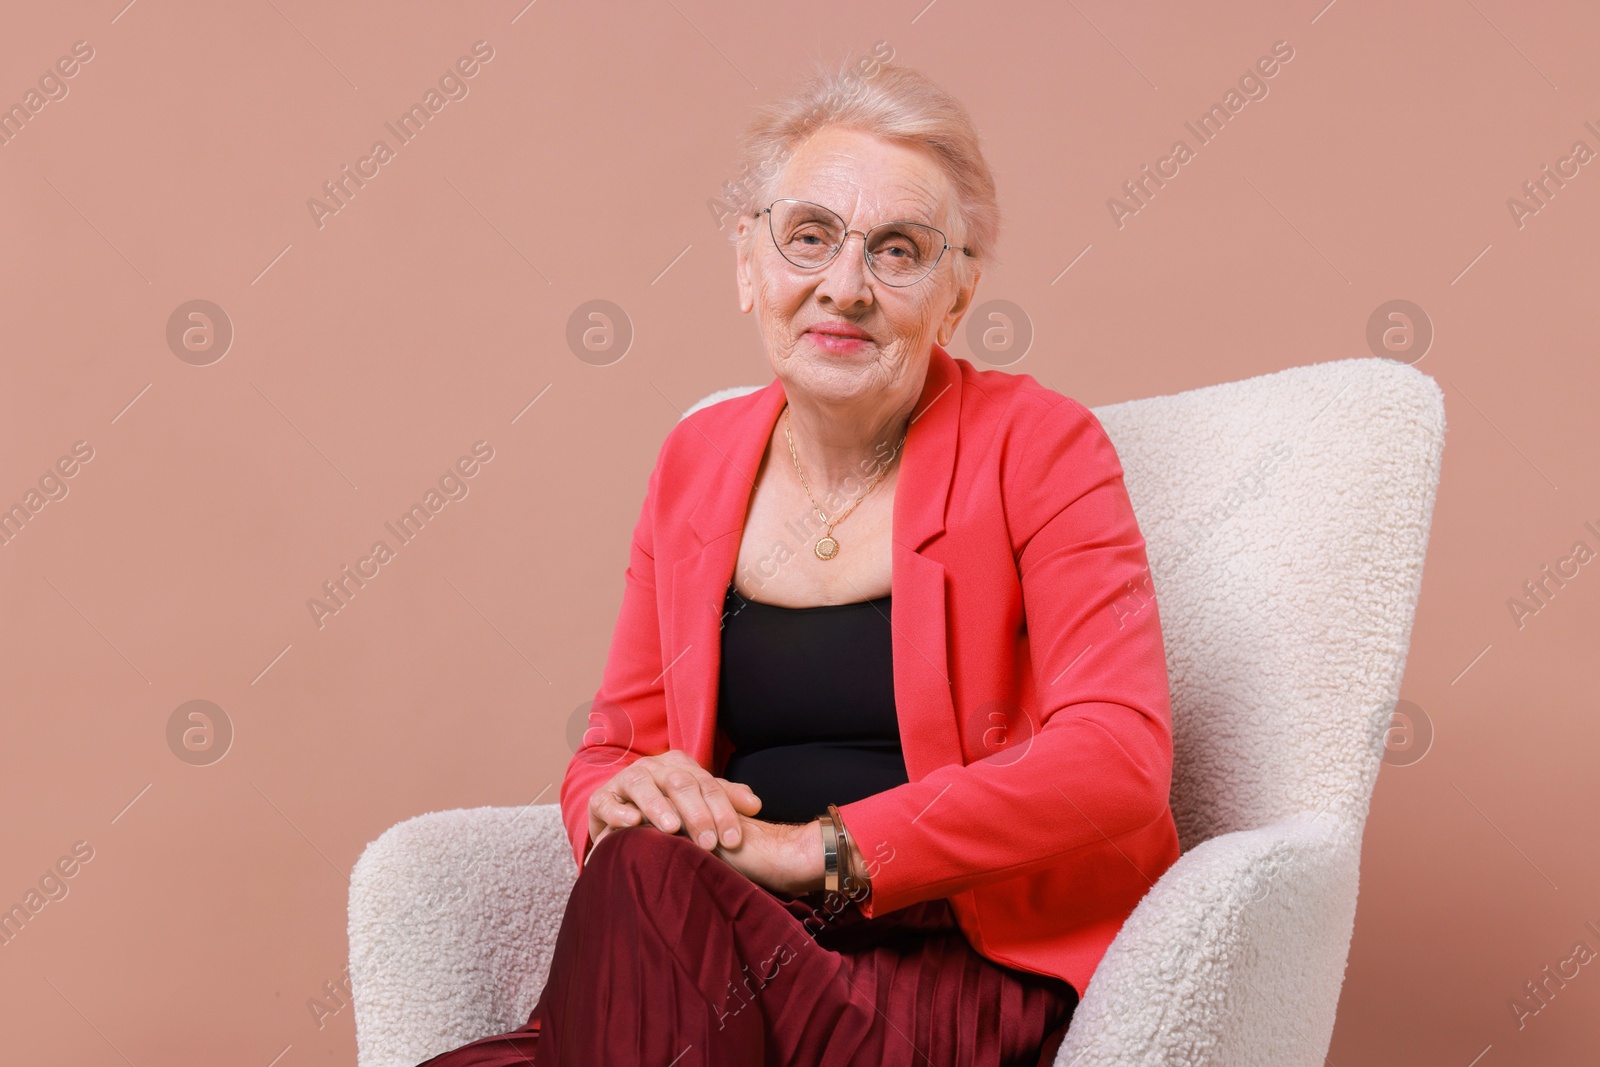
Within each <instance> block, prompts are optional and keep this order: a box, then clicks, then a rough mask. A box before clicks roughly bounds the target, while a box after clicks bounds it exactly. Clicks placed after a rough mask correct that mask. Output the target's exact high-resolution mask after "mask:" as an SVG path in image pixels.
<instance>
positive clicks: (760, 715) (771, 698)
mask: <svg viewBox="0 0 1600 1067" xmlns="http://www.w3.org/2000/svg"><path fill="white" fill-rule="evenodd" d="M889 613H890V597H888V596H881V597H877V598H875V599H873V600H858V601H855V602H854V603H850V604H822V605H817V606H815V607H808V608H786V607H781V606H779V605H777V604H763V603H761V602H760V601H757V600H747V599H745V598H744V597H742V596H740V595H739V593H738V592H736V591H735V590H734V587H733V583H732V582H729V583H728V593H727V597H726V602H725V605H724V610H723V616H722V667H721V671H720V675H721V677H720V680H719V683H720V689H719V693H718V699H717V722H718V724H719V725H720V726H721V727H722V730H723V732H724V733H725V734H727V735H728V740H729V741H731V742H732V743H733V746H734V748H735V749H736V751H735V752H734V753H733V754H732V755H730V756H729V757H728V765H727V767H726V768H724V770H723V772H722V775H721V777H723V778H726V779H727V780H728V781H730V782H743V783H744V784H745V785H748V786H749V787H750V788H751V789H752V790H754V791H755V794H756V796H758V797H760V798H761V810H760V811H759V812H757V813H756V815H755V818H758V819H762V820H765V821H767V822H795V823H802V822H809V821H811V819H813V818H814V817H816V816H817V815H820V814H822V813H823V812H825V811H826V810H827V807H828V805H829V804H848V803H850V802H851V801H854V800H860V799H861V798H862V797H868V796H872V795H873V794H874V793H881V792H883V791H884V790H886V789H891V788H893V787H894V786H897V785H903V784H905V783H906V782H907V781H909V780H910V779H909V777H908V776H907V774H906V764H905V758H904V756H903V755H902V753H901V749H900V723H899V720H898V719H897V718H896V717H895V707H894V670H893V665H894V659H893V653H892V648H891V633H892V631H891V630H890V628H889Z"/></svg>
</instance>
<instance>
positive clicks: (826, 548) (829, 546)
mask: <svg viewBox="0 0 1600 1067" xmlns="http://www.w3.org/2000/svg"><path fill="white" fill-rule="evenodd" d="M816 553H817V558H818V559H832V558H833V557H834V556H837V555H838V554H839V542H837V541H835V540H834V539H833V538H831V537H824V538H823V539H822V540H820V541H818V542H817V545H816Z"/></svg>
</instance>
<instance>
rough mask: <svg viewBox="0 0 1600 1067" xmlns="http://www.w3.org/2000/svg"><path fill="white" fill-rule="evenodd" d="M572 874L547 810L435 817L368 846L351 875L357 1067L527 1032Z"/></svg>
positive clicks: (559, 829) (382, 1065)
mask: <svg viewBox="0 0 1600 1067" xmlns="http://www.w3.org/2000/svg"><path fill="white" fill-rule="evenodd" d="M577 876H578V872H577V869H576V868H575V867H574V865H573V861H572V848H571V845H570V843H569V842H568V840H567V834H566V829H565V828H564V827H563V825H562V822H561V809H560V807H559V806H558V805H555V804H541V805H536V806H528V807H511V808H494V807H483V808H468V809H457V810H454V811H439V812H432V813H430V814H427V815H419V816H417V817H416V818H413V819H407V820H406V821H405V822H402V823H398V824H396V825H395V826H392V827H390V828H389V829H388V830H386V831H384V833H383V834H382V835H381V836H380V837H379V838H378V839H377V840H376V841H373V842H372V843H371V844H369V845H368V846H367V847H366V849H365V851H363V852H362V854H361V858H360V859H359V860H358V861H357V862H356V865H355V869H354V871H353V872H352V873H351V876H350V915H349V936H350V982H351V994H352V1000H353V1002H354V1005H355V1022H356V1049H357V1063H358V1064H359V1065H360V1067H416V1065H417V1064H418V1063H421V1062H422V1061H423V1060H426V1059H428V1058H429V1057H431V1056H436V1055H438V1054H439V1053H441V1052H445V1051H447V1050H449V1049H452V1048H457V1047H459V1046H461V1045H465V1044H466V1043H468V1042H469V1041H474V1040H476V1039H478V1038H480V1037H487V1036H489V1035H490V1034H499V1033H505V1032H507V1031H510V1030H515V1029H517V1028H518V1027H520V1026H522V1025H523V1024H524V1023H526V1022H527V1021H528V1016H529V1015H530V1014H531V1013H532V1012H533V1007H534V1005H535V1004H536V1003H538V999H539V993H540V991H541V990H542V989H543V988H544V982H545V979H546V978H547V977H548V975H549V973H550V960H551V958H552V956H553V955H554V952H555V940H556V934H557V933H558V932H559V930H560V928H561V917H562V915H563V914H564V912H565V911H566V904H567V898H568V897H569V896H570V895H571V893H572V885H573V882H574V881H576V879H577Z"/></svg>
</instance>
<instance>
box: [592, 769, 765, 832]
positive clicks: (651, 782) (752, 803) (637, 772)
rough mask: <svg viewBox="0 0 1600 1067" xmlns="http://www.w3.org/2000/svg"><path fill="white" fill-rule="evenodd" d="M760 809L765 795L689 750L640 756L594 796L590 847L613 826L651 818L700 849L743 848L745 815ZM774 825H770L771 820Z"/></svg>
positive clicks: (617, 826) (650, 819)
mask: <svg viewBox="0 0 1600 1067" xmlns="http://www.w3.org/2000/svg"><path fill="white" fill-rule="evenodd" d="M760 810H761V798H760V797H758V796H756V795H755V793H754V791H752V790H751V788H750V787H749V786H747V785H745V784H744V783H742V782H730V781H728V780H727V779H725V778H718V777H716V776H715V775H713V774H712V773H711V772H710V771H707V770H706V769H705V768H704V767H702V766H700V764H698V763H696V762H695V761H694V758H693V757H692V756H690V755H689V754H688V753H687V752H683V751H681V750H679V749H672V750H671V751H668V752H663V753H662V754H661V755H659V756H641V757H640V758H639V759H637V760H634V761H633V762H632V763H630V764H629V765H628V766H626V767H624V768H623V769H622V770H621V771H619V772H618V773H617V776H616V777H615V778H612V779H611V781H609V782H607V783H606V784H605V785H603V786H601V787H600V788H599V789H596V790H595V791H594V794H593V795H592V796H591V797H590V798H589V841H590V843H591V845H590V847H591V848H592V847H593V846H594V845H597V844H599V843H600V839H601V838H602V837H604V836H605V835H606V834H608V833H610V832H611V831H612V830H617V829H621V828H622V827H625V826H636V825H638V824H639V822H640V821H641V819H648V820H649V822H650V823H651V824H652V825H654V826H655V827H656V828H657V829H659V830H662V831H664V832H666V833H669V834H675V833H679V832H680V831H682V832H684V833H685V836H687V837H688V838H689V840H691V841H693V842H695V843H696V844H697V845H699V846H700V847H701V848H704V849H715V848H717V847H718V846H719V845H722V846H726V847H729V848H738V847H740V845H741V843H742V842H743V836H742V834H743V828H744V825H745V824H744V823H743V822H741V820H742V819H743V818H744V816H747V815H754V814H755V813H756V812H758V811H760ZM767 825H770V824H767Z"/></svg>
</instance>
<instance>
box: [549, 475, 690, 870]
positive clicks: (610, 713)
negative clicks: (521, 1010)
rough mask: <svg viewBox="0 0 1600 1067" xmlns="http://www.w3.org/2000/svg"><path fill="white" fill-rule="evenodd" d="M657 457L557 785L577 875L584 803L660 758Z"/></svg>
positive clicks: (663, 732)
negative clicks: (585, 716)
mask: <svg viewBox="0 0 1600 1067" xmlns="http://www.w3.org/2000/svg"><path fill="white" fill-rule="evenodd" d="M665 452H666V445H663V446H662V455H661V456H658V457H657V460H656V467H655V470H654V471H652V472H651V474H650V482H649V486H648V488H647V489H646V491H645V499H644V505H643V506H642V507H641V508H640V509H639V520H638V522H637V523H636V524H635V526H634V531H633V542H632V544H631V546H630V547H629V555H628V569H627V571H626V572H625V573H624V575H623V583H624V584H623V592H622V608H621V610H620V611H619V612H618V615H617V622H616V627H615V629H614V631H613V633H612V637H611V649H610V651H609V653H608V654H607V656H606V665H605V669H604V671H603V673H602V675H601V682H600V689H599V691H598V692H596V693H595V698H594V703H593V704H592V705H591V707H590V710H589V723H588V728H587V729H586V730H585V731H584V735H583V740H582V741H581V742H580V743H579V745H578V749H577V751H576V752H575V753H573V756H572V759H571V761H569V762H568V764H567V770H566V774H565V775H564V776H563V777H562V779H561V818H562V822H563V824H564V825H565V826H566V829H567V836H568V838H570V839H571V842H572V855H573V859H574V860H576V861H577V864H578V870H580V871H582V870H583V865H584V863H585V861H587V860H588V858H589V849H590V848H591V847H592V843H591V842H590V840H589V799H590V797H591V796H593V794H594V791H595V790H596V789H598V788H600V787H601V786H602V785H604V784H605V783H606V782H609V781H610V780H611V779H612V778H613V777H615V776H616V775H617V773H618V772H620V771H621V770H622V769H623V768H625V767H627V766H628V765H629V764H631V763H633V762H634V761H636V760H638V759H639V758H640V757H641V756H646V755H659V754H661V753H663V752H666V751H667V747H668V746H667V704H666V688H665V682H664V680H663V677H662V676H663V674H664V673H665V670H664V667H663V660H662V652H661V625H660V619H659V616H658V614H657V611H658V609H657V605H656V581H655V566H656V564H655V538H654V533H653V531H654V524H655V513H656V511H655V506H656V500H657V490H658V488H659V482H660V478H661V468H662V458H663V457H664V455H665Z"/></svg>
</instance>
